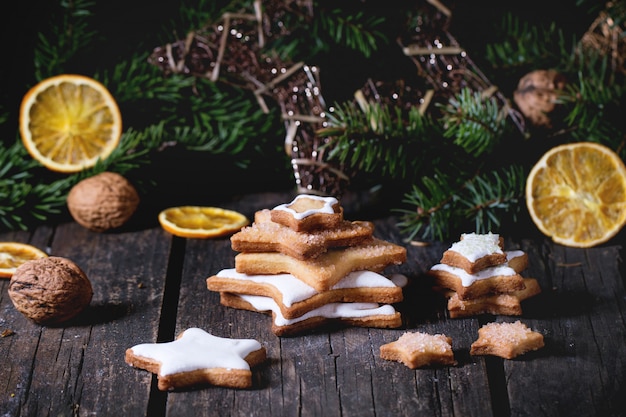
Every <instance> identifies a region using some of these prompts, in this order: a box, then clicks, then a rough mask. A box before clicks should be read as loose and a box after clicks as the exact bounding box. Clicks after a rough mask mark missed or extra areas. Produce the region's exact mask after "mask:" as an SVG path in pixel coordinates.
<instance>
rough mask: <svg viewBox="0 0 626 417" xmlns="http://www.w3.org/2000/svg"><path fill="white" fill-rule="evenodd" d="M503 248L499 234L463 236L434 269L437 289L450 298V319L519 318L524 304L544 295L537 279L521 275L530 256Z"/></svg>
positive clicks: (432, 268)
mask: <svg viewBox="0 0 626 417" xmlns="http://www.w3.org/2000/svg"><path fill="white" fill-rule="evenodd" d="M503 247H504V241H503V239H502V238H501V237H500V236H499V235H498V234H494V233H487V234H476V233H468V234H463V235H462V236H461V239H460V240H459V241H458V242H456V243H454V244H452V246H450V248H449V249H448V250H446V251H445V252H444V253H443V257H442V258H441V261H440V263H439V264H437V265H434V266H433V267H431V268H430V270H429V271H428V274H429V275H430V276H432V277H433V278H434V281H435V282H434V285H435V287H436V288H438V289H442V290H443V293H444V295H445V296H446V297H447V298H448V311H449V314H450V317H452V318H457V317H468V316H474V315H478V314H493V315H509V316H519V315H521V314H522V306H521V302H522V301H523V300H526V299H528V298H530V297H533V296H535V295H537V294H539V293H540V292H541V288H540V287H539V284H538V283H537V280H536V279H534V278H524V277H522V276H521V275H520V273H521V272H522V271H523V270H524V269H526V267H527V266H528V256H527V255H526V253H524V252H523V251H521V250H516V251H504V249H503Z"/></svg>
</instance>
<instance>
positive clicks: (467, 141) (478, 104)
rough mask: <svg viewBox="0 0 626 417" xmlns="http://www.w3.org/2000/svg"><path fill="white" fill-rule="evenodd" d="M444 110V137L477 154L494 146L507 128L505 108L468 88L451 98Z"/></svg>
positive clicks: (472, 153)
mask: <svg viewBox="0 0 626 417" xmlns="http://www.w3.org/2000/svg"><path fill="white" fill-rule="evenodd" d="M444 112H445V113H446V115H445V116H444V120H445V122H444V127H445V131H444V133H443V135H444V137H446V138H453V139H454V143H455V144H456V145H459V146H460V147H462V148H463V149H465V151H466V152H467V153H468V154H470V155H473V156H475V157H479V156H480V155H482V154H484V153H486V152H490V151H491V150H493V148H494V147H495V146H496V145H497V143H498V141H499V139H500V138H501V137H502V135H503V133H504V131H505V130H506V128H507V123H506V113H505V109H504V108H503V107H502V106H500V105H499V103H498V102H497V101H496V100H495V99H494V98H491V97H487V98H485V97H483V96H482V93H481V92H480V91H474V92H473V91H472V90H470V89H469V88H463V89H462V90H461V92H460V93H459V94H457V95H456V96H455V97H453V98H451V99H450V100H449V102H448V105H447V106H444Z"/></svg>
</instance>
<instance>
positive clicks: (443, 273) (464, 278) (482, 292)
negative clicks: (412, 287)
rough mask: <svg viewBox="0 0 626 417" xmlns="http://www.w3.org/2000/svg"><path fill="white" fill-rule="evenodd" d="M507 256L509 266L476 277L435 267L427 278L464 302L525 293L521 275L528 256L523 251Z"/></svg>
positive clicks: (477, 274)
mask: <svg viewBox="0 0 626 417" xmlns="http://www.w3.org/2000/svg"><path fill="white" fill-rule="evenodd" d="M504 255H505V260H506V263H504V264H500V265H496V266H492V267H489V268H485V269H482V270H480V271H478V272H476V273H474V274H470V273H468V272H467V271H466V270H465V269H463V268H459V267H454V266H451V265H448V264H444V263H441V264H436V265H434V266H432V267H431V268H430V270H429V271H428V274H429V275H431V276H432V277H434V279H435V282H434V284H435V286H436V287H440V288H447V289H450V290H452V291H454V292H456V293H457V295H458V297H459V299H461V300H469V299H473V298H478V297H484V296H488V295H492V294H506V293H510V292H513V291H520V290H523V289H524V278H523V277H522V276H521V275H520V274H519V273H520V272H522V270H523V269H525V268H526V267H527V265H528V255H526V253H524V252H523V251H507V252H505V253H504Z"/></svg>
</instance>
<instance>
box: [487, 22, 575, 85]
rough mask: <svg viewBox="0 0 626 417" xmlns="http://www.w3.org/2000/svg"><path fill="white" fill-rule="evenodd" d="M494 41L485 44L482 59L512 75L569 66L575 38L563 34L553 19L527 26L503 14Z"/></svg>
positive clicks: (527, 24) (528, 23)
mask: <svg viewBox="0 0 626 417" xmlns="http://www.w3.org/2000/svg"><path fill="white" fill-rule="evenodd" d="M497 30H498V33H497V36H496V38H497V39H500V40H499V41H498V42H495V43H488V44H487V45H486V48H485V58H486V59H487V60H488V61H489V62H490V63H491V64H492V65H493V66H494V68H496V69H499V70H502V71H505V72H506V73H507V74H514V71H515V70H518V69H520V68H521V69H524V70H527V71H528V70H530V69H538V68H554V67H557V66H558V67H562V66H563V65H569V64H568V63H564V62H563V60H564V59H566V60H571V59H573V54H572V52H573V48H574V46H575V45H576V43H577V40H576V39H575V38H574V37H572V38H571V39H567V36H566V35H565V33H564V32H563V30H562V29H561V28H559V27H558V26H557V24H556V23H555V22H552V23H550V24H549V25H547V26H543V25H542V26H536V25H531V24H530V22H528V21H523V20H521V19H520V18H519V17H518V16H515V15H513V14H511V13H506V14H505V15H504V17H503V19H502V23H501V25H500V26H499V27H498V28H497Z"/></svg>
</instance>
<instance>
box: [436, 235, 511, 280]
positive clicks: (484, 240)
mask: <svg viewBox="0 0 626 417" xmlns="http://www.w3.org/2000/svg"><path fill="white" fill-rule="evenodd" d="M502 244H503V243H502V239H501V238H500V235H498V234H495V233H491V232H490V233H487V234H477V233H465V234H463V235H461V240H459V241H458V242H456V243H453V244H452V246H450V248H449V249H448V250H446V251H445V252H444V253H443V257H442V258H441V263H442V264H446V265H450V266H454V267H457V268H461V269H464V270H465V271H466V272H467V273H468V274H474V273H476V272H478V271H480V270H482V269H485V268H488V267H490V266H495V265H501V264H503V263H505V262H506V254H505V253H504V251H503V250H502Z"/></svg>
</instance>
